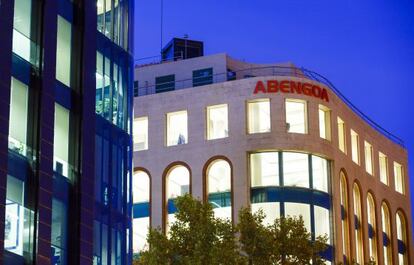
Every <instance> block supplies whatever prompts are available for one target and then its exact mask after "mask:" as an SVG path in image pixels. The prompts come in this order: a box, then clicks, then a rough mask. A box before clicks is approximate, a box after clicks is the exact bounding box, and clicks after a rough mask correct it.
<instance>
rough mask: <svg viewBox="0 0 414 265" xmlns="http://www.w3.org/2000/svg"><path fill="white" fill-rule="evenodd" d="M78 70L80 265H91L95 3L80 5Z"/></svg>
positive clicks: (93, 174) (83, 2)
mask: <svg viewBox="0 0 414 265" xmlns="http://www.w3.org/2000/svg"><path fill="white" fill-rule="evenodd" d="M82 5H83V7H82V10H83V14H82V16H83V17H82V18H81V19H80V20H81V21H83V24H82V29H81V36H82V40H81V49H82V53H81V54H82V59H81V69H80V85H81V93H82V103H81V106H82V119H81V128H82V129H81V137H80V138H81V142H80V146H81V154H80V158H81V163H80V172H81V174H80V178H79V187H78V189H77V194H76V195H75V196H77V197H78V198H79V201H80V207H79V209H80V213H79V241H80V242H79V249H78V253H79V257H78V260H77V261H76V262H77V264H79V265H86V264H92V262H93V219H94V202H95V196H94V185H95V181H94V180H95V93H96V92H95V87H96V80H95V68H96V33H95V32H96V23H97V20H96V3H95V1H82Z"/></svg>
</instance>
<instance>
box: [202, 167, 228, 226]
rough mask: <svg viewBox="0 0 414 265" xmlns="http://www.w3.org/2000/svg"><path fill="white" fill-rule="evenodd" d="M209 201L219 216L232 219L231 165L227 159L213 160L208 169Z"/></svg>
mask: <svg viewBox="0 0 414 265" xmlns="http://www.w3.org/2000/svg"><path fill="white" fill-rule="evenodd" d="M207 186H208V190H207V193H208V201H209V202H210V203H211V204H212V206H213V210H214V214H215V216H216V217H218V218H223V219H229V220H231V219H232V213H231V211H232V210H231V167H230V165H229V163H228V162H227V161H225V160H215V161H213V162H212V163H211V164H210V166H209V168H208V170H207Z"/></svg>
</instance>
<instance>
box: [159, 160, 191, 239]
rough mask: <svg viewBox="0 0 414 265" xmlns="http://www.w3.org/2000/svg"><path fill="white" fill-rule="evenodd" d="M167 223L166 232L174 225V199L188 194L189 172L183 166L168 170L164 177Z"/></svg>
mask: <svg viewBox="0 0 414 265" xmlns="http://www.w3.org/2000/svg"><path fill="white" fill-rule="evenodd" d="M165 181H166V189H165V191H166V194H165V196H166V199H167V205H166V206H167V212H168V216H167V222H166V224H167V225H166V228H167V229H166V231H167V233H168V229H169V227H170V226H171V225H172V224H173V223H174V221H175V216H174V213H175V211H176V208H175V205H174V199H175V198H177V197H179V196H182V195H185V194H186V193H189V192H190V172H189V171H188V169H187V168H186V167H185V166H182V165H178V166H175V167H173V168H171V169H170V170H169V172H168V173H167V176H166V180H165Z"/></svg>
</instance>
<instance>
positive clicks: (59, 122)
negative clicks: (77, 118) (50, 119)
mask: <svg viewBox="0 0 414 265" xmlns="http://www.w3.org/2000/svg"><path fill="white" fill-rule="evenodd" d="M54 132H55V135H54V141H53V154H54V155H53V169H54V171H55V172H56V173H58V174H61V175H63V176H65V177H67V178H69V177H70V176H69V110H68V109H66V108H64V107H62V106H61V105H59V104H55V131H54Z"/></svg>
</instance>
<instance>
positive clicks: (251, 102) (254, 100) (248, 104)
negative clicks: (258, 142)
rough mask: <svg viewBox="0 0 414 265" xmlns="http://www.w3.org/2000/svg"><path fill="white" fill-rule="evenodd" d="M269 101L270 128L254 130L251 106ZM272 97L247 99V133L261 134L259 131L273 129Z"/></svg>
mask: <svg viewBox="0 0 414 265" xmlns="http://www.w3.org/2000/svg"><path fill="white" fill-rule="evenodd" d="M264 102H265V103H268V106H269V130H267V131H254V132H253V130H252V129H251V126H250V125H251V124H250V123H251V122H252V120H251V119H250V106H251V105H253V104H258V103H264ZM271 107H272V106H271V99H270V98H260V99H253V100H247V101H246V125H247V126H246V133H247V134H259V133H269V132H271V131H272V110H271Z"/></svg>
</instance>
